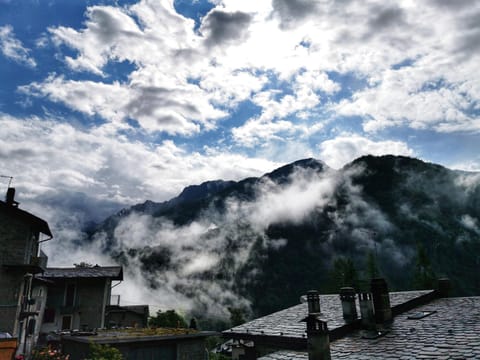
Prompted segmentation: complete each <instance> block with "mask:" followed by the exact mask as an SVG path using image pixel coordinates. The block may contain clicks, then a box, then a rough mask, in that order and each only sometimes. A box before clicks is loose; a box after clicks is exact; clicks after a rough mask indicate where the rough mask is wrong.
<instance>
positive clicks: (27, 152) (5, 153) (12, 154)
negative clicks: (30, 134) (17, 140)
mask: <svg viewBox="0 0 480 360" xmlns="http://www.w3.org/2000/svg"><path fill="white" fill-rule="evenodd" d="M36 154H37V153H36V152H35V151H33V150H32V149H28V148H18V149H0V159H5V160H23V159H25V158H27V157H32V156H35V155H36Z"/></svg>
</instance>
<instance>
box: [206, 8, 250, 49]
mask: <svg viewBox="0 0 480 360" xmlns="http://www.w3.org/2000/svg"><path fill="white" fill-rule="evenodd" d="M251 21H252V15H250V14H247V13H244V12H241V11H236V12H232V13H230V12H225V11H221V10H212V11H211V12H209V13H208V14H207V15H206V16H205V18H204V19H203V22H202V26H201V29H200V31H201V32H202V34H204V35H205V36H206V40H205V41H206V44H207V46H215V45H221V44H224V43H228V42H231V41H234V40H240V39H242V38H243V37H244V36H245V35H246V33H247V30H248V26H249V25H250V23H251Z"/></svg>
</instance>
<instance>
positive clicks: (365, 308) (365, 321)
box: [358, 292, 375, 330]
mask: <svg viewBox="0 0 480 360" xmlns="http://www.w3.org/2000/svg"><path fill="white" fill-rule="evenodd" d="M358 301H359V303H360V315H361V317H362V327H363V328H364V329H366V330H374V329H375V317H374V314H373V303H372V294H370V293H368V292H364V293H359V294H358Z"/></svg>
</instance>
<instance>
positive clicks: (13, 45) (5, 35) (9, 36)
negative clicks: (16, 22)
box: [0, 25, 37, 68]
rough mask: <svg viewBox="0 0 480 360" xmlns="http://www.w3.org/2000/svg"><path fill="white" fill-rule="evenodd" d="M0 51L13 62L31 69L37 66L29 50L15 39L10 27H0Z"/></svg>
mask: <svg viewBox="0 0 480 360" xmlns="http://www.w3.org/2000/svg"><path fill="white" fill-rule="evenodd" d="M0 50H1V51H2V54H3V56H5V57H7V58H9V59H11V60H13V61H16V62H18V63H21V64H23V65H26V66H28V67H32V68H34V67H36V66H37V63H36V61H35V60H34V59H33V58H32V57H31V56H30V54H29V53H30V50H29V49H27V48H26V47H24V46H23V44H22V42H21V41H20V40H18V39H17V38H16V37H15V33H14V31H13V27H12V26H10V25H4V26H0Z"/></svg>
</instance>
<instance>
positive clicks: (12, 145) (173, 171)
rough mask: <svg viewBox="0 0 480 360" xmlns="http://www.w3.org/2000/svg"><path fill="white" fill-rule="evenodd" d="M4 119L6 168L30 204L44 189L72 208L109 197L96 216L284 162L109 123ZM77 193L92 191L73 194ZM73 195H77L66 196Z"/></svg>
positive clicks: (0, 141) (0, 122)
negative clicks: (141, 136)
mask: <svg viewBox="0 0 480 360" xmlns="http://www.w3.org/2000/svg"><path fill="white" fill-rule="evenodd" d="M0 126H1V128H2V133H1V136H0V149H1V150H0V158H2V159H3V160H4V161H3V163H4V168H3V170H2V172H5V173H6V174H9V175H12V176H14V178H15V180H14V183H15V184H16V186H17V187H18V188H19V195H18V196H19V197H20V199H21V200H20V201H22V202H25V203H26V204H25V205H31V204H33V203H34V202H35V199H40V197H41V196H45V197H46V198H45V199H43V200H44V201H46V199H50V200H48V201H49V203H50V202H52V201H53V200H52V199H54V198H56V201H58V206H59V207H62V206H66V207H68V208H69V210H71V211H74V210H75V206H76V205H79V204H78V202H79V201H86V202H89V201H90V203H91V204H95V202H102V203H104V204H109V205H108V206H106V205H105V206H106V208H105V209H104V212H103V213H100V214H97V216H101V215H103V216H106V215H110V214H111V212H112V211H113V210H112V207H113V208H114V205H115V204H117V205H116V206H117V207H118V206H124V205H127V204H134V203H137V202H143V201H145V200H147V199H150V200H154V201H155V200H156V201H163V200H167V199H169V198H171V197H173V196H176V195H177V194H179V193H180V191H181V190H182V189H183V188H184V187H185V186H188V185H191V184H198V183H200V182H203V181H207V180H214V179H225V180H238V179H242V178H245V177H248V176H254V175H260V174H263V173H264V172H265V171H268V170H271V169H274V168H275V167H276V166H278V163H274V162H271V161H268V160H263V159H261V158H249V157H245V156H242V155H239V154H232V153H228V152H225V151H222V150H216V149H214V148H211V149H206V152H205V153H204V154H201V153H197V152H194V153H187V152H185V151H184V150H182V149H181V148H180V147H178V146H177V145H176V144H175V143H174V142H173V141H164V142H162V143H161V144H158V145H155V144H148V143H146V144H144V143H141V142H139V141H135V140H128V139H127V137H125V136H117V135H116V134H115V132H114V133H113V134H112V133H111V131H109V130H108V127H104V126H99V127H96V128H92V129H90V130H88V131H86V130H79V129H76V128H74V127H73V126H72V125H68V124H62V123H59V122H57V121H54V120H47V119H41V118H30V119H18V118H13V117H10V116H7V115H3V116H0ZM159 179H161V181H159ZM77 193H79V194H86V195H88V197H89V198H88V199H83V198H79V197H78V196H77V197H76V198H72V196H73V195H74V194H77ZM66 197H68V198H69V199H70V201H71V202H73V203H70V204H67V203H62V198H66ZM82 199H83V200H82ZM39 201H40V202H42V199H40V200H39ZM87 211H88V209H87ZM108 211H110V213H108ZM105 212H106V213H105ZM46 220H49V221H52V222H53V221H54V220H55V219H54V218H52V219H46Z"/></svg>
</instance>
